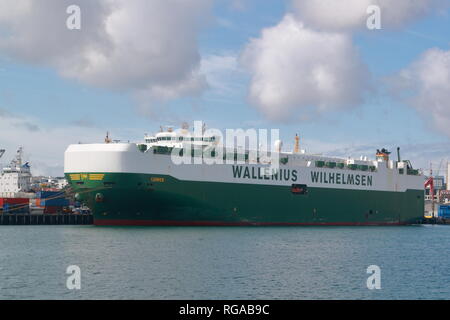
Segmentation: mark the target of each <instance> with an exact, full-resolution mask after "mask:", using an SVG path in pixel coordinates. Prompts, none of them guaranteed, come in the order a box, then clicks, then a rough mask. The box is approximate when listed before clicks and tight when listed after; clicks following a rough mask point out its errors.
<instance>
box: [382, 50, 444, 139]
mask: <svg viewBox="0 0 450 320" xmlns="http://www.w3.org/2000/svg"><path fill="white" fill-rule="evenodd" d="M389 83H390V88H391V90H392V93H393V94H394V95H395V96H397V97H398V98H400V99H402V100H403V101H405V102H406V103H407V104H409V105H410V106H412V107H414V108H415V109H417V110H418V111H419V112H420V113H421V115H422V116H423V117H424V118H425V119H428V120H429V121H430V122H431V124H432V126H433V127H434V128H435V129H437V130H438V131H440V132H442V133H444V134H446V135H447V136H449V137H450V126H449V123H450V112H449V111H450V50H448V51H445V50H442V49H438V48H433V49H429V50H427V51H425V52H424V53H423V54H422V56H421V57H419V58H418V59H417V60H416V61H415V62H413V63H412V64H411V65H410V66H408V67H407V68H405V69H403V70H401V71H400V72H399V73H398V74H397V75H396V76H394V77H392V78H391V79H389Z"/></svg>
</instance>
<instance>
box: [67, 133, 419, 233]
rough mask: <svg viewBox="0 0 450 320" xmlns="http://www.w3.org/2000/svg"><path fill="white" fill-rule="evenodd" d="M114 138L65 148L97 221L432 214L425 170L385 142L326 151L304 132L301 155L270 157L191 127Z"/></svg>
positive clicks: (306, 221)
mask: <svg viewBox="0 0 450 320" xmlns="http://www.w3.org/2000/svg"><path fill="white" fill-rule="evenodd" d="M105 142H106V143H103V144H77V145H71V146H69V147H68V149H67V150H66V153H65V175H66V178H67V179H68V181H69V183H70V184H71V186H72V188H73V190H74V192H75V193H76V198H77V200H79V201H81V202H83V203H85V204H86V205H87V206H88V207H90V208H91V210H92V212H93V214H94V223H95V224H96V225H174V226H175V225H176V226H182V225H217V226H219V225H225V226H234V225H401V224H414V223H418V222H419V221H420V220H421V219H422V218H423V214H424V189H423V182H424V177H423V175H421V174H420V172H419V171H418V170H414V169H412V166H411V163H410V162H409V161H401V160H400V159H398V160H397V161H393V160H390V159H389V152H387V150H384V149H383V150H381V151H379V150H378V151H377V154H376V159H375V160H368V159H360V160H357V159H350V158H347V159H343V158H335V157H326V156H321V155H311V154H307V153H305V152H304V151H303V150H300V149H299V147H298V138H297V140H296V145H295V149H294V150H293V151H292V152H281V147H280V146H278V148H279V150H277V151H273V152H271V153H270V158H264V157H262V156H261V154H259V153H257V152H256V153H254V154H253V155H252V153H251V152H249V151H242V150H237V149H235V148H234V149H232V151H231V152H229V151H227V150H229V149H222V147H221V145H220V144H219V142H218V137H216V136H213V135H210V136H208V135H203V134H201V136H198V135H193V134H191V133H190V132H188V131H187V130H181V131H180V132H175V131H173V130H168V131H162V132H159V133H158V134H156V135H155V136H150V137H149V136H146V137H145V140H144V142H143V143H137V144H136V143H111V141H110V140H109V139H107V140H106V141H105ZM223 150H225V151H223ZM174 155H175V156H176V157H174ZM274 155H276V157H274ZM224 159H225V161H219V160H224ZM274 159H276V160H274ZM275 161H276V163H275Z"/></svg>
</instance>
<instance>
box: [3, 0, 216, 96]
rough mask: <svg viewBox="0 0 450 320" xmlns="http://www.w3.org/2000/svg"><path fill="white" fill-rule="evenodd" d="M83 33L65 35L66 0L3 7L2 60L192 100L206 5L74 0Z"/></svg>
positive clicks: (13, 1) (26, 0)
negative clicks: (17, 61)
mask: <svg viewBox="0 0 450 320" xmlns="http://www.w3.org/2000/svg"><path fill="white" fill-rule="evenodd" d="M76 3H77V5H79V6H80V8H81V19H82V20H81V21H82V23H81V30H68V29H67V28H66V19H67V17H68V14H67V13H66V8H67V7H68V6H69V5H71V4H73V1H72V0H40V1H34V0H2V1H1V2H0V29H1V30H2V32H0V53H6V54H7V55H8V56H10V57H11V58H14V59H16V60H19V61H25V62H29V63H35V64H44V65H47V66H51V67H54V68H56V69H57V70H58V71H59V73H60V74H62V75H63V76H65V77H68V78H73V79H77V80H79V81H81V82H83V83H87V84H90V85H94V86H99V87H106V88H113V89H117V90H148V91H149V92H150V93H151V94H154V95H155V96H158V97H159V95H161V96H162V97H163V98H166V97H168V96H170V97H173V96H177V95H181V94H190V93H197V92H198V91H201V90H202V89H203V88H204V79H203V78H202V76H200V75H199V73H198V69H199V64H200V54H199V52H198V47H197V36H198V32H199V30H200V28H201V27H202V25H203V24H204V22H205V19H208V16H209V11H210V0H183V1H181V0H133V1H128V0H78V1H76Z"/></svg>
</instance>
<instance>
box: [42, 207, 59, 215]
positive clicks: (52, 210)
mask: <svg viewBox="0 0 450 320" xmlns="http://www.w3.org/2000/svg"><path fill="white" fill-rule="evenodd" d="M62 211H63V207H60V206H48V207H45V208H44V214H55V213H61V212H62Z"/></svg>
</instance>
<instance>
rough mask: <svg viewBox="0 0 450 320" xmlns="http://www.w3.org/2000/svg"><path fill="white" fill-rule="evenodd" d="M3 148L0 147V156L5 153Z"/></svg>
mask: <svg viewBox="0 0 450 320" xmlns="http://www.w3.org/2000/svg"><path fill="white" fill-rule="evenodd" d="M5 151H6V150H5V149H0V158H1V157H2V156H3V155H4V154H5Z"/></svg>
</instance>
